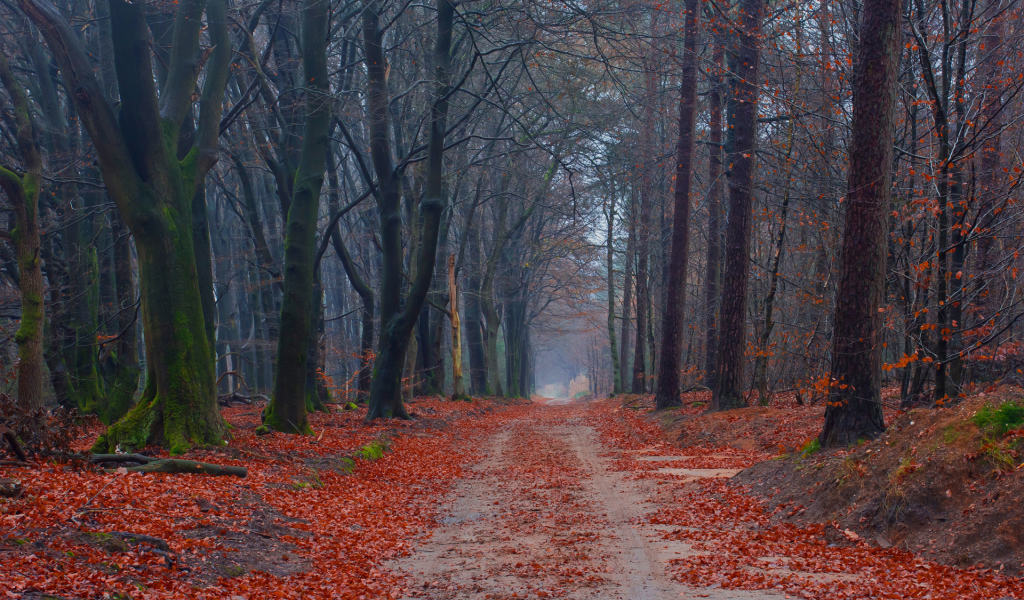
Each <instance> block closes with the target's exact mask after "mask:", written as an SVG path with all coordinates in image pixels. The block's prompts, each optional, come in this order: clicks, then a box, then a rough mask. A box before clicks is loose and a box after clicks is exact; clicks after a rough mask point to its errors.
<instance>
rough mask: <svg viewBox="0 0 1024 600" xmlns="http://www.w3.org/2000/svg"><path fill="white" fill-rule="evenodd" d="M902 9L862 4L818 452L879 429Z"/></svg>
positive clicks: (888, 1)
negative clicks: (827, 382)
mask: <svg viewBox="0 0 1024 600" xmlns="http://www.w3.org/2000/svg"><path fill="white" fill-rule="evenodd" d="M901 4H902V3H901V2H899V1H898V0H865V2H864V12H863V14H864V20H863V24H862V25H861V39H860V41H861V43H860V50H859V55H858V57H857V58H858V60H857V66H856V75H855V78H854V100H853V127H852V129H851V134H852V139H851V141H850V166H849V175H848V178H849V179H848V185H847V201H846V227H845V230H844V232H843V248H842V255H841V259H840V260H841V263H842V266H841V271H840V278H839V286H838V289H837V291H836V318H835V333H834V337H833V346H832V357H833V358H832V361H833V362H832V373H831V381H832V386H831V387H830V389H829V399H828V404H827V405H826V408H825V426H824V428H823V429H822V432H821V435H820V436H819V440H820V442H821V445H822V446H846V445H849V444H854V443H856V442H857V440H858V439H862V438H867V439H873V438H875V437H877V436H878V435H879V434H880V433H881V432H882V431H883V430H884V429H885V423H884V420H883V416H882V403H881V400H882V398H881V395H882V390H881V350H882V339H881V321H882V318H881V313H879V307H880V306H881V305H882V302H883V301H884V297H883V296H884V292H885V253H886V246H887V243H886V242H887V238H888V229H889V227H888V226H889V194H890V188H891V181H892V157H893V148H892V145H893V144H892V142H893V133H894V129H895V120H896V74H897V70H898V67H899V58H900V33H901V29H900V12H901Z"/></svg>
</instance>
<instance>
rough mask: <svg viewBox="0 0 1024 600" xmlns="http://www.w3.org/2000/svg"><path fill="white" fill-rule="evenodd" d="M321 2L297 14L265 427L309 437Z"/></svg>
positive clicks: (322, 123)
mask: <svg viewBox="0 0 1024 600" xmlns="http://www.w3.org/2000/svg"><path fill="white" fill-rule="evenodd" d="M327 31H328V3H327V0H307V1H306V2H305V4H304V6H303V8H302V65H303V77H304V79H305V81H304V82H303V85H304V87H305V90H306V92H305V93H306V98H305V105H306V118H305V135H304V136H303V138H302V152H301V155H300V157H299V166H298V169H297V171H296V174H295V183H294V185H293V186H292V190H293V191H292V195H291V203H290V206H289V208H288V222H287V227H286V232H285V242H284V244H285V249H284V265H285V267H284V297H283V300H282V302H281V322H280V323H281V331H280V335H279V337H278V341H277V371H276V372H275V374H274V397H273V399H272V400H271V402H270V406H269V407H268V408H267V413H266V420H265V422H266V424H267V425H268V426H269V427H272V428H274V429H276V430H278V431H284V432H288V433H312V429H310V427H309V421H308V419H307V416H306V394H307V391H309V392H313V393H314V394H315V392H316V390H315V386H314V389H313V390H307V389H306V387H307V386H306V382H307V376H306V370H307V364H308V361H309V352H308V350H309V330H310V327H312V326H314V324H313V323H311V321H312V312H313V310H312V307H313V304H312V303H313V300H314V299H313V296H314V288H315V289H316V291H317V292H318V294H317V296H316V302H317V303H318V304H319V303H320V302H321V299H320V296H319V292H320V287H319V282H318V281H317V278H316V277H315V275H314V272H313V271H314V268H313V267H314V262H315V256H316V246H315V241H316V220H317V213H318V210H319V208H320V190H321V188H322V187H323V183H324V171H325V168H326V161H327V151H328V148H329V145H328V139H329V138H328V128H329V127H330V123H331V99H330V89H329V80H328V74H327Z"/></svg>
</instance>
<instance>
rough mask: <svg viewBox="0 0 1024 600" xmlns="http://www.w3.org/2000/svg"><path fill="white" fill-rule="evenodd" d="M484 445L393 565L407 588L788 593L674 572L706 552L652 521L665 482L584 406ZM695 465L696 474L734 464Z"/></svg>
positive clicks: (736, 595) (425, 593) (537, 416)
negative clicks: (613, 442) (648, 518)
mask: <svg viewBox="0 0 1024 600" xmlns="http://www.w3.org/2000/svg"><path fill="white" fill-rule="evenodd" d="M486 444H487V445H486V458H485V459H484V460H483V461H481V462H480V463H479V464H477V465H476V467H475V468H474V469H473V471H472V474H471V475H470V476H469V477H466V478H464V479H462V480H461V481H459V483H458V484H457V486H456V487H455V488H454V489H453V490H452V491H451V493H450V494H449V496H448V498H447V501H446V502H447V505H446V507H445V509H444V517H443V518H442V524H443V525H442V526H441V527H440V528H438V529H437V530H435V531H434V532H433V535H432V536H431V537H430V538H429V539H427V540H425V541H424V542H423V543H421V544H420V545H419V546H418V547H417V548H416V549H415V551H414V553H413V554H412V555H411V556H409V557H407V558H404V559H401V560H399V561H396V562H395V563H394V564H392V565H391V567H392V568H395V569H398V570H400V571H402V572H404V573H405V574H407V576H408V577H409V584H410V590H411V591H410V593H409V596H408V597H410V598H435V599H454V598H492V599H507V598H548V597H552V598H554V597H559V598H572V599H582V598H599V599H617V598H623V599H635V600H655V599H662V598H673V599H676V598H697V597H700V598H711V599H741V598H744V599H760V598H781V597H782V595H781V594H778V595H776V594H773V593H765V592H745V591H735V590H722V589H719V588H698V587H689V586H685V585H683V584H682V583H680V582H678V581H674V580H672V579H671V578H670V577H669V575H668V573H667V572H666V566H667V564H668V561H670V560H672V559H678V558H683V557H686V556H692V555H693V554H695V553H696V551H695V550H693V549H692V548H691V546H690V545H689V544H688V543H686V542H682V541H667V540H665V539H662V537H663V532H664V530H665V526H656V525H649V524H646V523H645V518H644V517H645V515H648V514H649V513H651V512H652V511H654V510H655V509H656V506H655V505H654V503H653V502H652V499H653V498H655V497H656V495H657V494H658V493H659V490H658V488H659V486H658V485H656V482H652V481H650V480H637V479H634V478H631V477H630V473H629V472H625V471H622V470H616V468H615V461H616V460H617V459H620V458H621V457H622V452H621V451H617V450H612V449H610V448H607V447H605V446H603V445H602V444H601V442H600V439H599V436H598V434H597V432H596V431H595V429H594V427H593V426H592V424H591V423H590V422H588V413H587V411H586V408H585V407H583V406H580V405H562V406H552V407H549V408H545V409H541V410H536V411H532V413H531V415H530V417H529V418H521V419H519V420H516V421H512V422H511V423H510V424H509V426H508V427H506V428H504V429H503V430H502V431H501V432H500V433H496V434H494V435H493V436H491V437H490V439H489V440H488V441H487V443H486ZM670 458H671V457H670ZM691 471H692V472H688V473H684V476H685V477H686V478H687V479H698V478H701V477H721V476H728V475H731V474H732V473H733V472H734V471H733V470H728V469H724V470H710V469H694V470H691ZM669 529H671V528H669Z"/></svg>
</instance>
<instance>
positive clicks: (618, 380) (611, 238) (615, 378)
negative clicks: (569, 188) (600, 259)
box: [606, 190, 622, 394]
mask: <svg viewBox="0 0 1024 600" xmlns="http://www.w3.org/2000/svg"><path fill="white" fill-rule="evenodd" d="M607 214H608V233H607V237H608V239H607V246H608V257H607V261H606V262H607V263H608V350H609V351H610V353H611V355H612V393H613V394H621V393H622V371H621V370H620V368H619V354H618V351H619V349H618V348H617V347H616V343H615V190H612V192H611V198H610V199H609V201H608V213H607Z"/></svg>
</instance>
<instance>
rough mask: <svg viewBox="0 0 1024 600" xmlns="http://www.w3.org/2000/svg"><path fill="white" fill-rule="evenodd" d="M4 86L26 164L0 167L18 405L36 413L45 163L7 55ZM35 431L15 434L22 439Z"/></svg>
mask: <svg viewBox="0 0 1024 600" xmlns="http://www.w3.org/2000/svg"><path fill="white" fill-rule="evenodd" d="M0 84H3V87H4V88H6V89H7V94H8V96H9V97H10V98H11V101H12V104H13V105H14V117H15V124H16V126H17V131H16V132H15V136H16V138H17V144H18V154H20V155H21V160H22V163H23V164H24V166H25V174H24V175H18V174H17V173H15V172H14V171H12V170H10V169H8V168H6V167H3V166H0V189H3V191H4V193H6V194H7V199H8V201H9V202H10V204H11V206H12V208H13V209H14V229H13V230H12V231H10V232H9V233H5V237H9V238H10V240H11V241H12V242H13V243H14V252H15V255H16V257H17V261H18V273H19V280H18V288H19V292H20V296H21V298H20V299H21V323H20V324H19V326H18V332H17V333H16V334H15V335H14V341H15V343H17V345H18V406H19V407H20V408H22V409H24V410H26V411H34V410H37V409H40V408H42V406H43V325H44V323H45V321H46V319H45V314H44V313H45V305H44V302H43V292H44V289H43V271H42V257H41V256H40V250H41V241H40V231H39V187H40V184H41V183H42V175H43V162H42V159H41V158H40V156H39V149H38V148H37V147H36V145H35V141H34V139H33V131H32V118H31V116H30V113H29V106H28V100H27V98H26V97H25V93H24V91H23V90H22V89H21V87H20V84H19V83H18V82H17V80H16V79H15V78H14V75H13V74H12V73H11V70H10V67H9V66H8V64H7V58H6V57H5V56H4V55H3V54H0ZM37 425H42V423H32V427H33V428H34V427H35V426H37ZM30 433H32V432H31V431H25V432H22V431H17V432H15V434H16V435H26V434H30Z"/></svg>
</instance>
